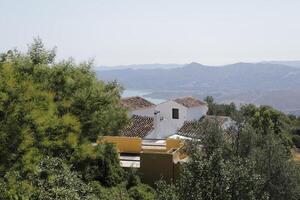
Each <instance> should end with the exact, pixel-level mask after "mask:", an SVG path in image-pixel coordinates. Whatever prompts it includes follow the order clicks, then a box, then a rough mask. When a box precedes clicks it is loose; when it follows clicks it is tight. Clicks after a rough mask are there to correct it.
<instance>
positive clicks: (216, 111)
mask: <svg viewBox="0 0 300 200" xmlns="http://www.w3.org/2000/svg"><path fill="white" fill-rule="evenodd" d="M204 101H206V103H207V104H208V112H207V114H208V115H221V116H232V115H234V114H235V113H236V112H237V109H236V106H235V104H234V103H230V104H217V103H215V101H214V98H213V97H212V96H207V97H205V99H204Z"/></svg>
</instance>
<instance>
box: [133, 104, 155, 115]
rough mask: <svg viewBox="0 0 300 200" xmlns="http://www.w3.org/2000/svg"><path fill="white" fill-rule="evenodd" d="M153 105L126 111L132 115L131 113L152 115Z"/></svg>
mask: <svg viewBox="0 0 300 200" xmlns="http://www.w3.org/2000/svg"><path fill="white" fill-rule="evenodd" d="M154 109H155V107H154V106H153V107H149V108H144V109H139V110H133V111H128V116H129V117H132V115H139V116H144V117H153V115H154Z"/></svg>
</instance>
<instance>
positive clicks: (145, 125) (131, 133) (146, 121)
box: [121, 115, 154, 138]
mask: <svg viewBox="0 0 300 200" xmlns="http://www.w3.org/2000/svg"><path fill="white" fill-rule="evenodd" d="M153 129H154V119H153V117H145V116H138V115H133V116H132V118H131V119H130V120H129V123H128V124H127V125H126V126H125V127H124V128H123V129H122V130H121V134H122V135H124V136H127V137H141V138H144V137H146V136H147V135H148V134H149V133H150V132H151V131H152V130H153Z"/></svg>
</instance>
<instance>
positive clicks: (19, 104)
mask: <svg viewBox="0 0 300 200" xmlns="http://www.w3.org/2000/svg"><path fill="white" fill-rule="evenodd" d="M119 100H120V87H119V86H118V85H117V84H116V83H108V84H105V83H103V82H101V81H98V80H97V79H96V77H95V75H94V74H93V73H92V71H91V63H83V64H79V65H77V64H75V63H74V62H73V61H72V60H66V61H61V62H55V49H51V50H47V49H45V47H44V46H43V43H42V42H41V40H40V39H35V41H34V43H33V44H32V45H30V46H29V48H28V52H27V53H20V52H18V51H17V50H13V51H8V52H7V53H4V54H1V57H0V144H1V145H0V199H120V197H122V199H126V198H127V199H128V198H130V197H131V196H133V197H134V196H138V195H143V194H142V193H143V192H144V191H146V192H147V191H148V190H149V188H148V187H147V186H145V185H141V184H140V183H139V181H135V182H134V184H131V186H130V187H126V186H127V177H128V173H126V172H125V171H124V170H123V169H122V168H121V167H120V166H119V161H118V155H117V153H116V151H115V148H114V147H113V146H112V145H110V144H101V145H96V146H95V145H93V143H95V142H96V140H97V138H98V137H99V136H101V135H113V134H117V133H118V130H119V128H120V127H121V126H122V125H124V123H126V120H127V119H126V113H125V111H124V110H123V109H121V108H120V106H119ZM150 190H151V188H150ZM150 192H151V191H150ZM151 194H152V193H151Z"/></svg>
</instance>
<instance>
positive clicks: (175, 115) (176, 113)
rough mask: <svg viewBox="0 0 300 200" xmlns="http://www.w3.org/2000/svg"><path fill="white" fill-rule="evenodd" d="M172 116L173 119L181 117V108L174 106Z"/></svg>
mask: <svg viewBox="0 0 300 200" xmlns="http://www.w3.org/2000/svg"><path fill="white" fill-rule="evenodd" d="M172 118H173V119H179V109H178V108H173V109H172Z"/></svg>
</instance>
